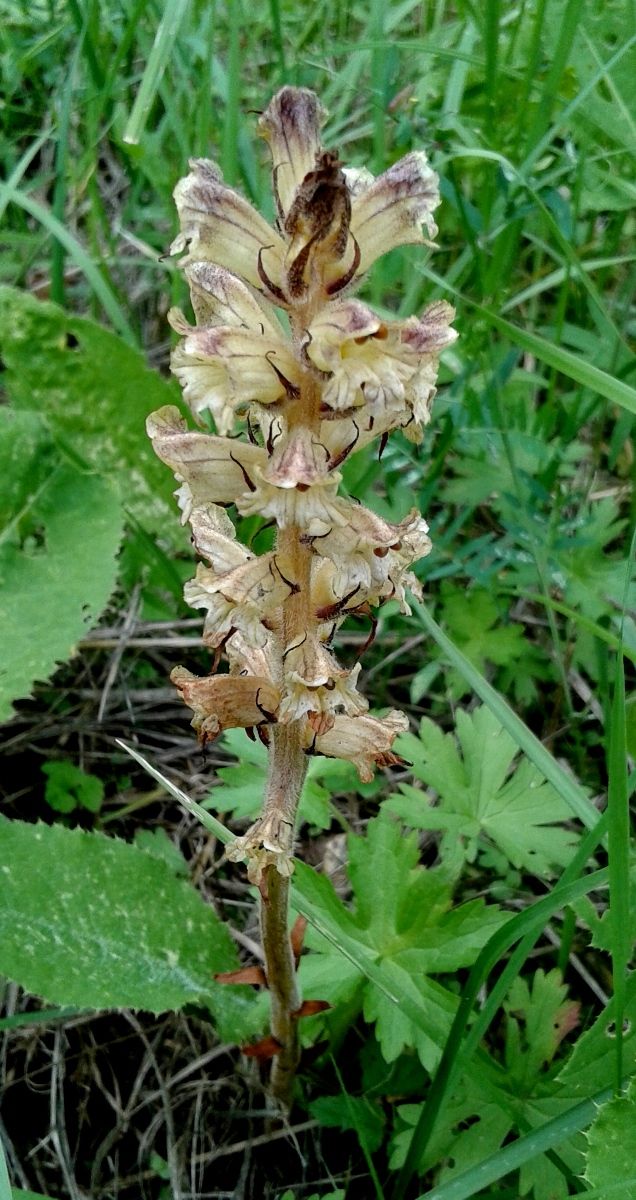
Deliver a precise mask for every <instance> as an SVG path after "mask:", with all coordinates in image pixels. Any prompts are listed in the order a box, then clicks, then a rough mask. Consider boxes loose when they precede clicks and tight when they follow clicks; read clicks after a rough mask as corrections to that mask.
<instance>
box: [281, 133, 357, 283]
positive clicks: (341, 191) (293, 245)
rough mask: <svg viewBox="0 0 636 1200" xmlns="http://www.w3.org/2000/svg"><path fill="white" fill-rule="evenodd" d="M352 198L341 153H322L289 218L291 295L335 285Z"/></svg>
mask: <svg viewBox="0 0 636 1200" xmlns="http://www.w3.org/2000/svg"><path fill="white" fill-rule="evenodd" d="M350 220H351V199H350V196H349V189H348V188H347V182H346V179H345V176H344V172H343V170H342V167H341V165H340V163H339V161H338V156H337V154H332V153H331V152H330V151H328V150H324V151H322V152H321V153H320V154H319V155H318V156H317V158H316V164H315V169H314V170H312V171H309V173H308V174H307V175H306V176H305V178H304V179H303V181H302V183H301V184H300V186H299V187H298V188H297V190H296V193H295V195H294V199H293V203H292V206H291V208H290V210H289V212H288V213H287V216H286V217H285V232H286V233H287V235H288V237H289V239H290V241H289V248H288V250H287V254H286V257H285V265H286V282H285V288H286V291H287V294H288V295H289V296H290V298H292V299H296V298H298V297H300V296H303V295H304V293H305V292H306V291H307V290H308V289H309V287H310V286H311V285H312V284H313V285H314V287H317V288H321V287H322V285H323V283H326V284H327V286H329V285H330V284H331V282H332V278H333V273H334V267H336V270H337V263H338V261H339V260H340V259H341V258H342V256H343V254H344V253H345V250H346V248H347V241H348V236H349V223H350Z"/></svg>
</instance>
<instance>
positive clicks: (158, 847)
mask: <svg viewBox="0 0 636 1200" xmlns="http://www.w3.org/2000/svg"><path fill="white" fill-rule="evenodd" d="M135 845H136V846H138V847H139V849H140V850H144V851H145V852H146V854H152V855H153V857H154V858H160V859H161V860H162V861H163V862H165V863H167V865H168V866H169V867H170V870H171V871H173V872H174V874H175V875H181V876H187V874H188V864H187V862H186V860H185V858H184V857H183V855H182V853H181V851H180V850H179V847H178V846H175V844H174V842H173V841H172V839H171V838H170V837H168V834H167V833H166V831H165V829H164V828H163V825H159V826H158V827H157V828H156V829H137V830H136V832H135Z"/></svg>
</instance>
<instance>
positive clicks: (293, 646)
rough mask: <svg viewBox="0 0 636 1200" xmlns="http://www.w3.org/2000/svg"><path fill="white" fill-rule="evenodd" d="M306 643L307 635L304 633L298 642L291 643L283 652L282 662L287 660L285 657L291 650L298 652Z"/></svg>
mask: <svg viewBox="0 0 636 1200" xmlns="http://www.w3.org/2000/svg"><path fill="white" fill-rule="evenodd" d="M306 641H307V634H306V633H305V634H303V636H302V637H301V639H300V641H299V642H292V644H291V646H288V647H287V649H286V650H284V651H283V662H284V661H285V659H286V658H287V655H288V654H291V652H292V650H300V647H301V646H304V644H305V642H306Z"/></svg>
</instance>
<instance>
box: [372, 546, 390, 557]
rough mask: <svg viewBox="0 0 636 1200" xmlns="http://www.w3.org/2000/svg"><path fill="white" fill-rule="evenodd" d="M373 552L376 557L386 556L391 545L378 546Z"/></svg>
mask: <svg viewBox="0 0 636 1200" xmlns="http://www.w3.org/2000/svg"><path fill="white" fill-rule="evenodd" d="M373 553H374V554H375V557H376V558H386V556H387V554H388V553H389V546H376V547H375V550H374V551H373Z"/></svg>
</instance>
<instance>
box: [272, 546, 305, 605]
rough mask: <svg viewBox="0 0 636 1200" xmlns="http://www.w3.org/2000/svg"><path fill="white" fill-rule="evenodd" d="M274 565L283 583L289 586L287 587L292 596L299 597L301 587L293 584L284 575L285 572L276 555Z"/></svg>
mask: <svg viewBox="0 0 636 1200" xmlns="http://www.w3.org/2000/svg"><path fill="white" fill-rule="evenodd" d="M272 565H273V566H275V567H276V570H277V571H278V574H279V575H280V577H281V579H282V581H283V583H286V584H287V587H288V588H289V594H290V596H296V595H298V592H299V591H300V585H299V584H298V583H293V582H292V580H291V579H287V577H286V576H285V575H283V572H282V571H281V569H280V567H279V565H278V560H277V558H276V555H274V558H273V561H272ZM270 571H271V566H270Z"/></svg>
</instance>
